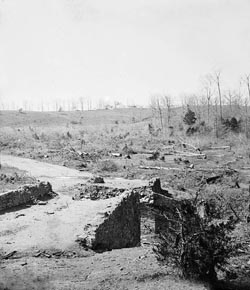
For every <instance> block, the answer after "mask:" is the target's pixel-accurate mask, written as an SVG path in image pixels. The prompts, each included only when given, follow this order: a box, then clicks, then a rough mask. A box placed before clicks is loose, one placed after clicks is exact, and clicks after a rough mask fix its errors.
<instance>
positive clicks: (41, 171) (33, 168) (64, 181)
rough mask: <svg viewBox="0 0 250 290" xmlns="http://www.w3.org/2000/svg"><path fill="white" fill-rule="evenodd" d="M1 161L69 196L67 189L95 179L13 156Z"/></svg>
mask: <svg viewBox="0 0 250 290" xmlns="http://www.w3.org/2000/svg"><path fill="white" fill-rule="evenodd" d="M0 161H1V163H2V164H3V165H4V164H6V165H8V166H13V167H16V168H19V169H21V170H25V171H27V172H28V174H30V175H31V176H34V177H35V178H37V179H39V180H40V181H48V182H50V183H51V184H52V188H53V190H54V191H55V192H57V193H64V194H67V188H69V187H71V186H73V185H75V184H77V183H84V182H86V180H88V179H89V178H91V177H93V174H92V173H90V172H86V171H85V172H80V171H78V170H76V169H71V168H67V167H64V166H59V165H54V164H49V163H45V162H40V161H36V160H34V159H28V158H21V157H16V156H12V155H1V156H0ZM105 184H106V185H107V186H112V187H125V188H131V187H139V186H145V185H147V182H146V181H143V180H139V179H138V180H128V179H123V178H105Z"/></svg>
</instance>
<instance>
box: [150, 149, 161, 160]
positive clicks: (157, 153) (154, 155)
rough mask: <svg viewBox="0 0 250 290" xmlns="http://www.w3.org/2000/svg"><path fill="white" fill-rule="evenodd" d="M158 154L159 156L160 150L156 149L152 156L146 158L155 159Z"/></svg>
mask: <svg viewBox="0 0 250 290" xmlns="http://www.w3.org/2000/svg"><path fill="white" fill-rule="evenodd" d="M159 156H160V152H158V151H156V152H154V153H153V154H152V156H149V157H148V158H147V160H157V159H158V158H159Z"/></svg>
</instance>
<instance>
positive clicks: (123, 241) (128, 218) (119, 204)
mask: <svg viewBox="0 0 250 290" xmlns="http://www.w3.org/2000/svg"><path fill="white" fill-rule="evenodd" d="M115 200H116V202H115V204H113V205H112V206H111V207H110V208H107V209H106V210H105V212H102V213H101V214H102V215H103V217H102V218H103V222H101V223H99V224H98V225H97V226H95V227H91V229H90V231H89V232H87V233H86V234H84V235H83V236H80V237H78V239H77V241H78V242H79V243H80V244H81V245H83V246H86V247H89V248H92V249H93V250H101V251H104V250H111V249H120V248H128V247H135V246H139V245H140V235H141V231H140V201H139V194H138V193H137V192H136V191H133V190H132V191H126V192H124V193H122V194H121V195H120V196H119V198H118V197H116V198H115Z"/></svg>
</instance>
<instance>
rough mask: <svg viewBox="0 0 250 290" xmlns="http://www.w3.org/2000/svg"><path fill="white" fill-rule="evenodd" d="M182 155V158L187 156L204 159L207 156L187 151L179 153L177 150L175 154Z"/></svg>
mask: <svg viewBox="0 0 250 290" xmlns="http://www.w3.org/2000/svg"><path fill="white" fill-rule="evenodd" d="M176 153H177V154H180V155H182V156H187V157H203V158H206V157H207V156H206V154H203V153H192V152H185V151H179V150H175V151H174V154H176Z"/></svg>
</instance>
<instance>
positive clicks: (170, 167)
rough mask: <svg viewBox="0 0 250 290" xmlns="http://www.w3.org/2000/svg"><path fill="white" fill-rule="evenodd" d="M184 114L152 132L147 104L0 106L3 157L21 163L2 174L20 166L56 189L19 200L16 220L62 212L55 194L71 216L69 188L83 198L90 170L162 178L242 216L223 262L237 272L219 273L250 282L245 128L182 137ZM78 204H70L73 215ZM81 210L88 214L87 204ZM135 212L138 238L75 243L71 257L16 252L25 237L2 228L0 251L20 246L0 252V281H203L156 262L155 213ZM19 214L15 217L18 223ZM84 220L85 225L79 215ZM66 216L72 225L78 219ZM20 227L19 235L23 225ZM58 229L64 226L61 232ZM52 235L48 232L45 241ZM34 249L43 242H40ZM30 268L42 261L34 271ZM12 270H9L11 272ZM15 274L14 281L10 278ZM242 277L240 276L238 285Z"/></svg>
mask: <svg viewBox="0 0 250 290" xmlns="http://www.w3.org/2000/svg"><path fill="white" fill-rule="evenodd" d="M181 117H182V112H181V110H180V109H177V111H176V114H175V119H176V122H174V126H173V128H174V129H173V133H171V132H170V131H169V130H168V129H166V130H163V131H158V133H155V134H151V133H150V132H149V128H148V125H149V123H151V124H153V125H154V128H155V131H157V128H158V127H157V126H158V125H159V123H158V120H156V119H155V118H154V117H153V116H152V112H151V110H150V109H138V108H130V109H117V110H98V111H83V112H80V111H76V112H23V113H20V112H14V111H10V112H7V111H2V112H0V149H1V163H3V165H4V163H6V164H12V166H15V167H17V168H19V169H11V171H10V173H9V171H8V170H10V169H8V168H7V167H4V166H2V168H1V171H0V174H6V175H8V174H10V175H13V174H14V172H16V175H17V176H22V178H20V182H21V183H23V182H24V183H26V181H27V182H28V181H30V179H31V182H32V181H35V179H39V180H44V181H49V182H50V183H51V184H52V187H53V190H54V191H55V192H56V193H58V194H59V196H58V197H56V198H54V199H52V200H51V201H49V202H48V204H47V205H45V207H44V210H43V209H42V210H41V207H39V206H37V205H35V206H34V207H32V208H29V209H22V210H21V211H20V213H21V214H25V215H26V216H25V217H21V218H18V220H19V221H20V223H22V221H21V220H24V221H25V220H26V221H27V222H28V220H29V223H32V222H31V221H32V216H36V218H38V219H39V220H43V215H44V211H45V212H50V211H53V212H55V214H53V217H52V219H54V216H56V217H58V218H59V216H60V215H61V212H60V213H59V212H58V213H57V210H56V208H58V206H59V203H61V206H65V205H67V206H65V207H66V208H65V209H64V211H65V216H64V217H62V220H63V218H66V216H67V215H66V212H67V211H68V213H69V216H70V210H71V207H72V212H73V209H74V207H76V208H77V203H76V202H74V201H73V200H72V197H75V196H81V197H84V198H85V194H86V191H85V188H84V185H85V183H86V180H87V179H89V178H91V177H92V176H93V175H94V176H95V175H98V176H101V177H103V178H104V180H105V184H106V185H107V186H108V187H111V188H112V187H115V188H119V187H121V188H129V187H131V188H133V187H143V186H145V184H146V183H147V182H148V181H149V180H150V179H152V178H153V177H159V178H160V179H161V183H162V187H163V188H166V189H167V190H168V191H169V192H170V193H171V194H172V196H173V197H176V198H178V197H182V198H195V197H196V196H197V194H198V193H199V197H200V198H202V199H203V200H207V199H215V200H216V203H217V204H218V205H219V206H220V212H221V216H222V217H226V216H233V217H234V218H237V219H238V223H237V226H236V228H235V230H234V232H233V235H234V237H235V239H236V240H237V241H238V242H240V243H241V248H240V250H239V252H238V254H237V255H236V256H234V257H232V258H231V260H230V261H229V265H228V267H227V271H228V273H234V274H235V275H234V277H233V278H232V279H231V278H228V277H225V275H224V274H221V273H220V275H221V276H220V278H223V279H225V278H227V279H226V280H227V282H228V283H229V284H230V283H231V284H230V285H231V286H230V285H229V284H228V285H229V286H227V287H229V288H225V287H226V286H223V287H224V288H223V289H249V288H246V287H250V286H249V285H250V280H249V276H250V224H249V222H247V221H248V219H249V217H250V212H249V206H250V190H249V185H250V145H249V144H248V140H247V139H246V137H245V136H244V135H243V134H241V133H239V134H236V133H229V134H227V135H225V136H224V137H223V138H220V139H219V138H214V135H213V133H209V134H204V135H201V134H193V135H192V136H189V137H187V136H186V134H185V130H179V125H178V122H179V121H180V120H181ZM178 120H179V121H178ZM198 149H199V150H198ZM10 155H12V156H10ZM15 156H17V157H25V158H29V159H33V160H31V161H32V162H33V163H31V162H30V161H25V160H26V159H15ZM36 161H41V162H42V163H39V164H38V163H36ZM50 164H53V165H55V167H52V165H50ZM56 166H58V167H56ZM23 170H25V171H26V174H24V173H23V172H24V171H23ZM31 176H33V177H31ZM119 178H120V179H119ZM10 180H11V179H10ZM12 181H13V182H12V183H11V187H10V188H9V187H8V186H9V183H4V181H3V182H2V181H1V186H3V189H2V190H8V189H14V188H15V187H18V186H19V185H20V184H19V183H18V182H19V181H18V180H17V179H14V180H12ZM28 183H30V182H28ZM119 184H120V185H119ZM142 198H143V197H142ZM106 201H107V202H108V201H109V199H107V200H106ZM63 202H64V204H62V203H63ZM90 203H91V202H90ZM103 203H105V201H103ZM91 204H92V203H91ZM46 207H47V208H46ZM51 207H52V208H53V209H52V208H51ZM76 208H75V209H74V212H76V215H77V209H76ZM15 214H16V213H15V212H10V213H6V214H4V215H2V216H1V223H3V225H4V220H5V218H6V219H8V222H10V223H12V222H13V221H11V220H12V219H13V220H14V219H15ZM85 214H86V216H88V214H87V212H86V213H85ZM29 216H30V219H28V217H29ZM90 216H91V215H89V218H90ZM74 218H75V221H77V218H76V217H74ZM81 218H82V217H81ZM50 219H51V216H49V215H47V214H46V215H45V216H44V221H43V222H44V223H45V222H46V223H49V222H50V221H49V220H50ZM85 219H86V217H85ZM54 220H55V221H56V219H54ZM141 220H142V224H141V231H142V232H141V234H142V246H141V247H137V248H130V249H118V250H113V251H111V252H106V253H102V254H96V253H95V252H92V251H90V250H89V251H83V252H82V251H80V252H79V253H78V252H77V251H76V249H74V252H75V253H76V254H74V255H73V258H72V257H70V258H69V257H65V256H63V255H61V256H60V257H55V256H54V255H53V251H52V250H53V249H50V247H49V246H48V247H47V248H46V249H47V251H48V253H49V255H48V256H49V257H48V256H47V257H46V256H45V257H40V256H39V257H36V258H34V256H32V255H30V254H29V255H24V254H20V253H21V252H22V251H21V248H22V245H21V244H20V245H19V246H18V247H17V248H16V247H15V245H14V244H8V235H6V236H5V237H6V238H5V239H3V240H4V242H5V243H6V244H5V247H2V250H4V249H5V250H4V252H5V254H7V253H8V252H10V251H15V249H16V250H17V254H16V255H13V257H10V258H9V259H6V260H1V264H0V267H1V280H0V282H1V281H3V283H2V284H1V283H0V287H3V289H58V290H59V289H180V288H184V289H205V286H204V285H200V284H199V285H198V284H195V283H194V282H190V281H185V280H182V279H180V278H179V276H178V275H177V273H176V271H175V270H174V269H173V268H171V267H169V265H168V266H167V267H163V266H160V265H159V264H158V263H157V261H156V259H155V257H154V255H153V253H152V246H153V243H154V235H152V233H151V234H148V233H147V231H148V230H149V228H151V230H152V224H153V223H154V221H153V220H151V219H150V218H149V217H147V215H145V216H144V215H142V219H141ZM19 221H17V220H16V221H14V222H13V223H16V222H17V223H18V224H19ZM77 222H79V221H77ZM24 223H25V222H24ZM81 223H82V224H81V226H82V225H83V224H84V223H83V221H81ZM25 225H26V226H27V223H26V224H25ZM56 225H57V226H58V227H61V228H62V229H63V226H62V225H59V224H58V223H56V222H53V224H52V226H54V227H56ZM68 225H69V227H70V228H71V229H72V231H73V232H74V227H73V226H72V225H70V224H68ZM75 226H76V225H75ZM18 227H22V225H21V224H19V225H18ZM41 228H42V225H41ZM76 228H77V226H76ZM33 229H35V227H34V226H33ZM6 230H7V229H6ZM23 232H24V233H25V229H24V231H23ZM59 232H60V230H59ZM73 232H72V234H73ZM69 233H71V232H70V231H69ZM19 234H20V235H21V236H22V230H21V231H20V232H19ZM44 234H45V233H44ZM62 234H63V230H62V231H61V232H60V234H59V235H58V236H60V235H62ZM70 235H71V234H69V236H70ZM16 236H18V234H17V235H16ZM22 237H23V236H22ZM24 240H25V239H24V238H23V242H22V244H24ZM49 243H50V242H49V241H47V245H48V244H49ZM54 246H55V245H54ZM54 246H53V247H54ZM39 248H40V249H43V245H39ZM51 251H52V252H51ZM71 252H72V251H71ZM32 268H33V269H35V268H36V269H40V268H41V269H42V270H36V272H35V273H34V271H31V269H32ZM79 268H81V270H79ZM11 271H14V273H15V274H14V275H11V274H10V273H11ZM27 273H29V275H27ZM228 276H229V274H228ZM15 279H18V280H19V281H20V283H19V284H15ZM4 280H5V281H4ZM237 283H238V284H237ZM241 283H242V284H243V283H244V285H243V286H240V284H241ZM25 285H26V286H25ZM27 285H28V286H27ZM237 285H238V286H237ZM4 287H6V288H4ZM25 287H26V288H25ZM230 287H231V288H230ZM233 287H234V288H233ZM237 287H238V288H237ZM240 287H241V288H240ZM218 289H219V288H218ZM221 289H222V288H221Z"/></svg>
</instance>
